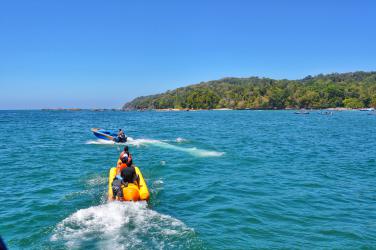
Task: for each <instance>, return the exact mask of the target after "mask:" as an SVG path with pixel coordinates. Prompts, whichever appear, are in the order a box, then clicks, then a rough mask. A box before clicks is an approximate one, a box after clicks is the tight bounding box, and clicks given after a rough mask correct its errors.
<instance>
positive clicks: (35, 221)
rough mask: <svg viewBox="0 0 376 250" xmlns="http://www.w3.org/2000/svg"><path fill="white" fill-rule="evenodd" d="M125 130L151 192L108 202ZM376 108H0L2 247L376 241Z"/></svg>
mask: <svg viewBox="0 0 376 250" xmlns="http://www.w3.org/2000/svg"><path fill="white" fill-rule="evenodd" d="M91 127H103V128H115V129H117V128H120V127H121V128H124V129H125V130H126V132H127V134H128V136H130V137H131V139H130V142H129V145H130V149H131V152H132V153H133V156H134V162H135V163H136V164H137V165H138V166H139V167H140V168H141V170H142V171H143V174H144V176H145V178H146V180H147V183H148V186H149V188H150V191H151V200H150V203H149V204H148V205H147V204H145V203H128V204H126V203H118V202H114V203H107V202H106V190H107V186H106V185H107V173H108V170H109V168H110V167H111V166H114V165H115V163H116V160H117V157H118V155H119V153H120V150H121V149H122V147H123V146H122V145H113V144H106V143H104V142H101V141H98V140H96V139H95V137H94V136H93V135H92V134H91V132H90V128H91ZM375 128H376V116H373V115H367V113H365V112H355V111H353V112H336V113H334V115H333V116H326V115H320V114H319V113H318V112H314V113H311V114H309V115H294V114H293V111H199V112H85V111H83V112H64V111H61V112H53V111H51V112H42V111H0V129H1V133H0V187H1V188H0V235H1V236H2V237H3V239H4V240H5V242H6V243H7V244H8V246H9V247H10V249H23V248H31V249H71V248H73V249H78V248H81V249H111V248H115V247H116V248H118V249H130V248H131V249H132V248H135V249H136V248H137V249H224V248H226V249H249V248H308V249H309V248H329V249H332V248H338V249H353V248H372V247H374V246H376V153H375V149H376V134H375Z"/></svg>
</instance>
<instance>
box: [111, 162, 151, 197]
mask: <svg viewBox="0 0 376 250" xmlns="http://www.w3.org/2000/svg"><path fill="white" fill-rule="evenodd" d="M134 168H135V170H136V174H137V175H138V176H139V181H138V183H137V184H136V183H128V186H126V187H125V186H124V185H122V186H121V188H122V191H123V197H122V198H120V197H116V200H120V201H148V200H149V196H150V195H149V190H148V186H147V185H146V182H145V179H144V177H143V176H142V173H141V171H140V169H139V168H138V167H134ZM115 176H116V167H113V168H111V169H110V172H109V175H108V200H111V201H112V200H114V198H113V193H112V182H113V181H114V178H115Z"/></svg>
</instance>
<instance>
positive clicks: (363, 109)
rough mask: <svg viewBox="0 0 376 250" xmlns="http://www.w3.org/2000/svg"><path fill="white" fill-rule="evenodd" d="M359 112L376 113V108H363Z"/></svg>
mask: <svg viewBox="0 0 376 250" xmlns="http://www.w3.org/2000/svg"><path fill="white" fill-rule="evenodd" d="M359 111H375V109H374V108H361V109H359Z"/></svg>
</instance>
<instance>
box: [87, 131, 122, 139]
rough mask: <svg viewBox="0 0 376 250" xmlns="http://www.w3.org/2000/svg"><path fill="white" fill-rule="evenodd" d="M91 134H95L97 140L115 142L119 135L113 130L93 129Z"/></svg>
mask: <svg viewBox="0 0 376 250" xmlns="http://www.w3.org/2000/svg"><path fill="white" fill-rule="evenodd" d="M91 132H93V134H94V135H95V136H96V137H97V138H99V139H102V140H108V141H114V140H115V138H116V137H117V133H116V132H114V131H112V130H105V129H100V128H92V129H91Z"/></svg>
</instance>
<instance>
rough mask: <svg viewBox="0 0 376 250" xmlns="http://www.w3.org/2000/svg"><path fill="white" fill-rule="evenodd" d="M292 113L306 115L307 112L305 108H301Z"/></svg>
mask: <svg viewBox="0 0 376 250" xmlns="http://www.w3.org/2000/svg"><path fill="white" fill-rule="evenodd" d="M294 114H296V115H308V114H309V112H308V111H307V110H305V109H301V110H299V111H295V112H294Z"/></svg>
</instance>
